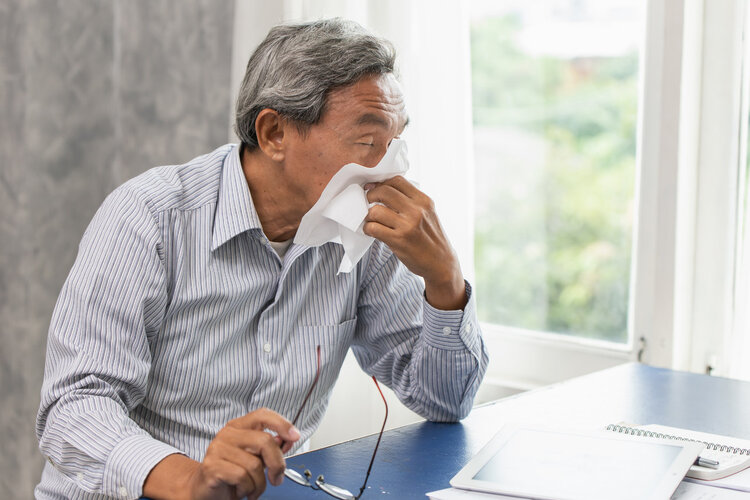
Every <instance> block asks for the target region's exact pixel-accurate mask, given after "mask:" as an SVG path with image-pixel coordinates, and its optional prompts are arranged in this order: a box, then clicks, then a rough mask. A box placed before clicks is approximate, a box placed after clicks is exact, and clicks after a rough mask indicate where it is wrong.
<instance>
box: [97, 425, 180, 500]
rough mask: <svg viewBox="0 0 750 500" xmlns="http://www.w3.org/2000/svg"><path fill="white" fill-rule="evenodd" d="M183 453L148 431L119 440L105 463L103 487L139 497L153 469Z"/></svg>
mask: <svg viewBox="0 0 750 500" xmlns="http://www.w3.org/2000/svg"><path fill="white" fill-rule="evenodd" d="M174 453H180V454H183V455H184V453H183V452H182V451H180V450H178V449H177V448H174V447H172V446H169V445H168V444H166V443H162V442H161V441H157V440H156V439H154V438H152V437H151V436H149V435H148V434H135V435H132V436H128V437H126V438H125V439H123V440H122V441H120V442H119V443H118V444H117V446H115V447H114V449H113V450H112V452H111V453H110V454H109V458H108V459H107V463H106V464H105V465H104V478H103V480H102V490H103V491H104V493H105V494H106V495H107V496H111V497H113V498H122V499H127V498H139V497H140V496H141V495H142V494H143V483H144V482H145V481H146V477H147V476H148V474H149V472H151V469H153V468H154V467H155V466H156V464H158V463H159V462H161V461H162V460H163V459H164V458H165V457H166V456H168V455H172V454H174Z"/></svg>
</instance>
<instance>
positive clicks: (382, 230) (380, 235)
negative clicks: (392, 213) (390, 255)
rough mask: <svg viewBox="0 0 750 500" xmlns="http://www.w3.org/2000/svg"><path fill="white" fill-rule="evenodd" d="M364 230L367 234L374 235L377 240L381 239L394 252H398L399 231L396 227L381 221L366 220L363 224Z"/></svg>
mask: <svg viewBox="0 0 750 500" xmlns="http://www.w3.org/2000/svg"><path fill="white" fill-rule="evenodd" d="M362 232H363V233H365V234H366V235H367V236H372V237H373V238H375V239H376V240H380V241H382V242H383V243H385V244H386V245H388V247H389V248H390V249H391V250H392V251H393V252H394V253H397V252H398V250H399V248H400V247H399V244H398V240H397V238H398V233H397V232H396V230H395V229H391V228H390V227H388V226H384V225H383V224H380V223H379V222H365V224H364V225H363V226H362Z"/></svg>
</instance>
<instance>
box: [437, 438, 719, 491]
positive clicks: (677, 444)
mask: <svg viewBox="0 0 750 500" xmlns="http://www.w3.org/2000/svg"><path fill="white" fill-rule="evenodd" d="M703 448H704V445H703V444H701V443H689V442H684V441H674V442H664V441H663V440H656V439H650V438H640V437H634V436H622V435H617V434H613V433H610V432H603V431H601V432H599V431H592V432H586V431H566V430H560V429H545V428H539V427H527V426H515V425H512V426H511V425H508V426H505V427H503V428H502V429H501V430H500V432H498V433H497V434H496V435H495V437H494V438H492V440H491V441H490V442H489V443H488V444H487V445H486V446H485V447H484V448H482V450H481V451H480V452H479V453H478V454H477V455H476V456H475V457H474V458H472V459H471V461H469V463H468V464H467V465H466V466H465V467H464V468H463V469H461V471H460V472H459V473H458V474H456V476H455V477H454V478H453V479H451V482H450V483H451V486H453V487H455V488H462V489H466V490H475V491H485V492H489V493H498V494H504V495H511V496H519V497H526V498H534V499H540V500H601V499H603V498H606V499H608V500H626V499H627V500H631V499H635V498H637V499H641V500H657V499H659V500H665V499H668V498H669V497H670V496H671V495H672V493H673V492H674V490H675V489H676V488H677V485H678V484H679V483H680V481H681V480H682V478H683V477H684V476H685V473H686V472H687V471H688V469H689V468H690V466H691V465H692V464H693V462H694V461H695V459H696V458H697V457H698V454H699V453H700V452H701V450H703Z"/></svg>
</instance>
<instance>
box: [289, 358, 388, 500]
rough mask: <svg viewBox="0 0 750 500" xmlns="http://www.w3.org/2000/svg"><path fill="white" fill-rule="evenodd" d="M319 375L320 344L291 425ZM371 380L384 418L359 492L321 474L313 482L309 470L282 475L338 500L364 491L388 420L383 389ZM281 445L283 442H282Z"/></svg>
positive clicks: (352, 498) (352, 499) (354, 499)
mask: <svg viewBox="0 0 750 500" xmlns="http://www.w3.org/2000/svg"><path fill="white" fill-rule="evenodd" d="M319 377H320V346H318V368H317V371H316V372H315V379H314V380H313V383H312V386H310V390H309V391H307V395H306V396H305V399H304V401H302V406H300V408H299V411H297V414H296V415H295V416H294V420H292V425H295V424H296V423H297V419H298V418H299V416H300V414H301V413H302V409H303V408H304V407H305V405H306V404H307V400H308V399H309V398H310V394H312V392H313V390H314V389H315V386H316V385H317V384H318V378H319ZM372 380H373V382H375V387H377V389H378V392H379V393H380V397H381V398H383V404H385V418H383V426H382V427H381V428H380V434H379V435H378V441H377V443H375V450H374V451H373V452H372V458H371V459H370V466H369V467H368V468H367V475H365V481H364V483H362V487H361V488H360V489H359V494H358V495H356V496H355V495H354V494H353V493H351V492H350V491H349V490H347V489H345V488H341V487H339V486H334V485H332V484H329V483H326V480H325V478H324V477H323V475H322V474H321V475H320V476H318V478H317V479H316V480H315V482H312V481H311V478H312V473H310V471H309V470H305V472H304V474H300V473H299V472H297V471H296V470H293V469H286V470H285V471H284V475H285V476H286V477H288V478H289V479H290V480H292V481H294V482H295V483H297V484H299V485H301V486H307V487H308V488H312V489H314V490H322V491H324V492H325V493H328V494H329V495H331V496H332V497H333V498H338V499H339V500H357V499H358V498H360V497H361V496H362V493H364V491H365V488H366V487H367V480H368V479H369V478H370V471H371V470H372V464H373V462H374V461H375V454H376V453H377V452H378V446H380V439H381V438H382V437H383V430H384V429H385V423H386V421H387V420H388V403H387V402H386V400H385V396H383V391H381V390H380V386H379V385H378V381H377V380H376V379H375V377H372ZM282 447H283V444H282Z"/></svg>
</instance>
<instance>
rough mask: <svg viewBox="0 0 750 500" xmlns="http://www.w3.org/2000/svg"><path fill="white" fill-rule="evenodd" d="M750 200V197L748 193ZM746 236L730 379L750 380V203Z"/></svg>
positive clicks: (730, 343) (739, 261)
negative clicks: (749, 226) (748, 225)
mask: <svg viewBox="0 0 750 500" xmlns="http://www.w3.org/2000/svg"><path fill="white" fill-rule="evenodd" d="M745 196H747V193H745ZM740 206H741V205H740ZM743 219H744V221H745V223H744V225H745V230H744V235H741V236H740V238H741V243H740V246H739V248H740V254H739V259H737V274H736V280H735V303H734V321H733V325H732V332H731V335H730V337H729V341H728V342H727V347H728V353H727V359H728V360H729V367H728V370H727V375H728V376H730V377H732V378H740V379H745V380H750V230H748V229H749V228H748V227H747V224H748V222H749V221H750V203H746V204H745V213H744V214H743Z"/></svg>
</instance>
